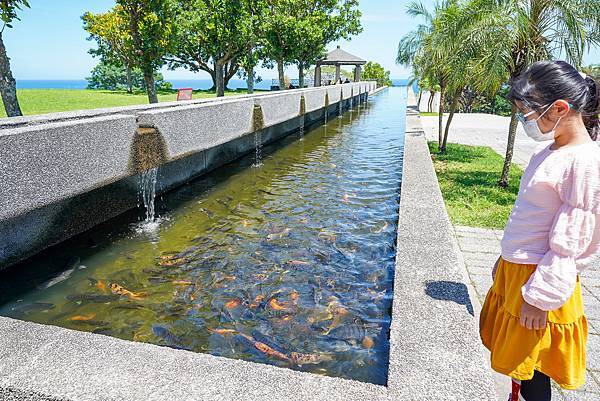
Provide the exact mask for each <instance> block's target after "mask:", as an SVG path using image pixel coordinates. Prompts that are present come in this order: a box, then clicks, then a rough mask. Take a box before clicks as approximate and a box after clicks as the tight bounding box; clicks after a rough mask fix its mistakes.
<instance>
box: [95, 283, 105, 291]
mask: <svg viewBox="0 0 600 401" xmlns="http://www.w3.org/2000/svg"><path fill="white" fill-rule="evenodd" d="M96 287H97V288H98V289H99V290H100V291H102V292H106V284H104V281H102V280H98V282H97V283H96Z"/></svg>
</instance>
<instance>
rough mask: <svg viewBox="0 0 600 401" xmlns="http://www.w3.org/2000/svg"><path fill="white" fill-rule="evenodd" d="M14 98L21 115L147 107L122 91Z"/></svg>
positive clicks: (169, 95)
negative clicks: (17, 102)
mask: <svg viewBox="0 0 600 401" xmlns="http://www.w3.org/2000/svg"><path fill="white" fill-rule="evenodd" d="M242 93H245V92H243V91H237V92H236V91H228V92H226V95H235V94H242ZM17 96H18V98H19V104H20V105H21V110H22V111H23V114H24V115H32V114H45V113H53V112H58V111H71V110H84V109H98V108H103V107H116V106H129V105H134V104H146V103H148V96H147V95H146V94H145V93H143V92H142V93H134V94H129V93H127V92H125V91H104V90H89V89H83V90H81V89H19V90H17ZM214 96H215V94H214V93H213V92H207V91H194V99H199V98H206V97H214ZM158 98H159V101H161V102H169V101H174V100H177V93H176V92H175V91H172V92H161V93H159V95H158ZM0 117H6V112H5V111H4V107H0Z"/></svg>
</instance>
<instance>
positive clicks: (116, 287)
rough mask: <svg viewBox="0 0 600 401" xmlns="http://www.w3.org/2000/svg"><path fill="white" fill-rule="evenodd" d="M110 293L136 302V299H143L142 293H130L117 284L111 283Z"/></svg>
mask: <svg viewBox="0 0 600 401" xmlns="http://www.w3.org/2000/svg"><path fill="white" fill-rule="evenodd" d="M110 291H111V292H112V293H113V294H115V295H121V296H124V297H127V298H129V299H134V300H138V299H142V298H144V294H143V293H135V292H131V291H129V290H128V289H126V288H124V287H123V286H120V285H119V284H117V283H112V284H111V285H110Z"/></svg>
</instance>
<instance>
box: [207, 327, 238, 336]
mask: <svg viewBox="0 0 600 401" xmlns="http://www.w3.org/2000/svg"><path fill="white" fill-rule="evenodd" d="M208 331H210V332H211V333H215V334H219V335H222V336H224V335H226V334H235V333H236V331H235V330H233V329H208Z"/></svg>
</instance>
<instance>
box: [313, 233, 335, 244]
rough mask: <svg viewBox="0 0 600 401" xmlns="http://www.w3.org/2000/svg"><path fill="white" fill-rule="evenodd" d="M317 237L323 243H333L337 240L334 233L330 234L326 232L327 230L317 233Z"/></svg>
mask: <svg viewBox="0 0 600 401" xmlns="http://www.w3.org/2000/svg"><path fill="white" fill-rule="evenodd" d="M317 237H318V238H319V239H322V240H324V241H330V242H334V241H335V240H336V238H337V237H336V235H335V234H334V233H332V232H331V231H327V230H322V231H321V232H319V234H317Z"/></svg>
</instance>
